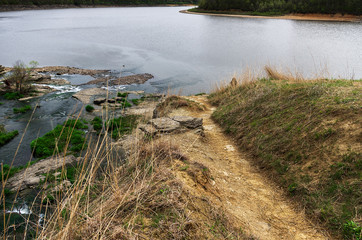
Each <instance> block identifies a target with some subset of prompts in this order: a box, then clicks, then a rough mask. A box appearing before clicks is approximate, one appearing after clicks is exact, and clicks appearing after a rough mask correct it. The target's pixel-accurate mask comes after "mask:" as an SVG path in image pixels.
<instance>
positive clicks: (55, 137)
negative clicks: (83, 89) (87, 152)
mask: <svg viewBox="0 0 362 240" xmlns="http://www.w3.org/2000/svg"><path fill="white" fill-rule="evenodd" d="M84 129H88V126H87V125H86V124H85V122H84V120H78V119H77V120H76V119H70V120H67V121H66V122H64V124H62V125H57V126H56V127H55V128H54V129H53V130H51V131H50V132H48V133H46V134H45V135H44V136H42V137H40V138H37V139H35V140H33V141H32V142H31V144H30V147H31V149H32V151H33V154H34V156H36V157H38V158H46V157H50V156H53V155H58V154H60V155H62V154H64V151H66V150H69V151H70V152H73V153H77V152H80V151H81V150H82V149H85V148H86V147H87V144H86V139H85V137H84V136H85V132H84V131H83V130H84Z"/></svg>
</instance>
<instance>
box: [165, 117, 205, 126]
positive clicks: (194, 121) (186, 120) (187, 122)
mask: <svg viewBox="0 0 362 240" xmlns="http://www.w3.org/2000/svg"><path fill="white" fill-rule="evenodd" d="M172 119H173V120H175V121H177V122H179V123H180V124H181V126H184V127H187V128H191V129H195V128H201V127H202V118H194V117H189V116H175V117H173V118H172Z"/></svg>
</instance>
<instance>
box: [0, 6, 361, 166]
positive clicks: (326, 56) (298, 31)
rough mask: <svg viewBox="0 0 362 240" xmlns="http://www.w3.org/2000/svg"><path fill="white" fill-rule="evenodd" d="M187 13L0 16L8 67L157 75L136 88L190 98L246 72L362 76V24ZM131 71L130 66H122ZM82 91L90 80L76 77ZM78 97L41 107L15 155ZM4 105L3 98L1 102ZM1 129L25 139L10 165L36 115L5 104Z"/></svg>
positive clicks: (9, 152)
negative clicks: (269, 68) (272, 69)
mask: <svg viewBox="0 0 362 240" xmlns="http://www.w3.org/2000/svg"><path fill="white" fill-rule="evenodd" d="M183 9H187V7H149V8H144V7H137V8H98V9H97V8H95V9H94V8H90V9H62V10H40V11H22V12H5V13H0V64H1V65H5V66H11V65H13V64H14V63H15V62H16V61H17V60H19V59H20V60H23V61H24V62H29V61H31V60H36V61H38V62H39V63H40V65H42V66H51V65H64V66H73V67H80V68H91V69H110V70H113V71H115V72H117V71H118V72H119V71H122V72H123V74H127V75H128V74H133V73H146V72H147V73H151V74H153V75H154V76H155V78H154V79H152V80H150V81H148V82H147V83H145V84H143V85H138V86H137V85H134V86H128V87H127V88H126V89H128V90H145V91H147V92H165V91H167V89H169V88H170V89H173V90H174V92H178V91H179V90H182V93H183V94H195V93H199V92H207V91H209V90H210V89H211V88H212V87H213V86H214V85H215V84H216V83H217V82H219V81H220V80H223V79H230V77H231V76H232V75H233V74H234V73H237V72H241V71H242V70H243V69H244V68H246V67H249V68H252V69H255V70H260V69H262V68H263V67H264V66H265V65H266V64H271V65H275V66H281V67H283V68H290V69H291V70H295V69H296V70H298V71H299V72H301V73H305V74H307V75H308V74H311V73H316V72H319V71H320V70H321V69H325V68H327V69H328V73H329V74H330V76H331V77H347V78H351V77H353V78H362V23H335V22H317V21H294V20H280V19H248V18H227V17H215V16H202V15H190V14H182V13H179V11H180V10H183ZM123 65H125V67H124V68H123V67H121V66H123ZM67 79H68V80H70V81H72V83H74V84H80V83H83V82H84V81H88V80H91V79H87V77H84V76H68V77H67ZM71 95H72V93H64V94H62V93H60V94H59V93H53V94H49V95H46V96H44V97H41V98H40V99H36V100H32V101H31V102H30V104H31V105H32V106H35V104H36V102H37V101H39V105H40V106H41V107H40V108H39V109H37V111H36V113H35V115H34V118H33V120H32V121H31V123H30V124H29V126H28V129H27V132H26V134H25V135H24V139H23V142H22V144H21V146H20V148H19V152H18V154H17V156H16V160H15V164H16V165H17V164H24V163H26V162H27V161H29V159H30V158H31V152H30V146H29V144H30V142H31V141H32V140H33V139H35V138H36V137H37V136H42V135H44V134H45V133H46V132H48V131H50V130H51V129H52V128H54V126H55V125H56V124H59V123H62V122H63V121H64V120H65V119H66V116H67V115H69V114H70V113H71V112H73V111H74V110H75V109H80V108H81V107H82V106H81V104H79V102H78V101H77V100H75V99H72V98H71ZM2 101H3V100H2ZM4 103H5V104H3V105H2V106H0V124H5V127H6V129H7V130H9V131H10V130H18V131H19V132H20V134H19V136H18V137H16V138H15V139H14V140H12V141H11V142H10V143H8V144H6V145H5V146H3V147H2V148H1V149H0V161H3V162H6V163H9V162H11V160H12V159H13V156H14V153H15V152H16V150H17V146H18V144H19V142H20V140H21V135H22V133H23V132H24V129H25V127H26V126H27V124H28V119H29V116H30V113H27V114H25V115H21V116H19V115H15V114H13V113H12V108H13V107H20V106H21V105H24V104H27V103H17V102H14V101H4Z"/></svg>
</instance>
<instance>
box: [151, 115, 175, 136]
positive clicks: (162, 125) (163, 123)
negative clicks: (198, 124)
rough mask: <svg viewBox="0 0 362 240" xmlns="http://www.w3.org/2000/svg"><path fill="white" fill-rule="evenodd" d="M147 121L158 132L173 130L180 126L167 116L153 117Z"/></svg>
mask: <svg viewBox="0 0 362 240" xmlns="http://www.w3.org/2000/svg"><path fill="white" fill-rule="evenodd" d="M149 123H150V124H152V126H154V127H155V128H156V129H157V130H158V131H160V132H173V131H175V130H177V129H179V128H180V127H181V125H180V123H179V122H176V121H174V120H172V119H171V118H167V117H163V118H154V119H152V120H150V121H149Z"/></svg>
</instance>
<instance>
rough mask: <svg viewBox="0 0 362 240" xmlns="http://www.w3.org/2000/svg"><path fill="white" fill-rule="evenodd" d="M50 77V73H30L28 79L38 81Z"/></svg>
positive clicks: (47, 79)
mask: <svg viewBox="0 0 362 240" xmlns="http://www.w3.org/2000/svg"><path fill="white" fill-rule="evenodd" d="M50 79H51V77H50V75H43V74H39V73H31V74H30V81H33V82H39V81H49V80H50Z"/></svg>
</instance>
